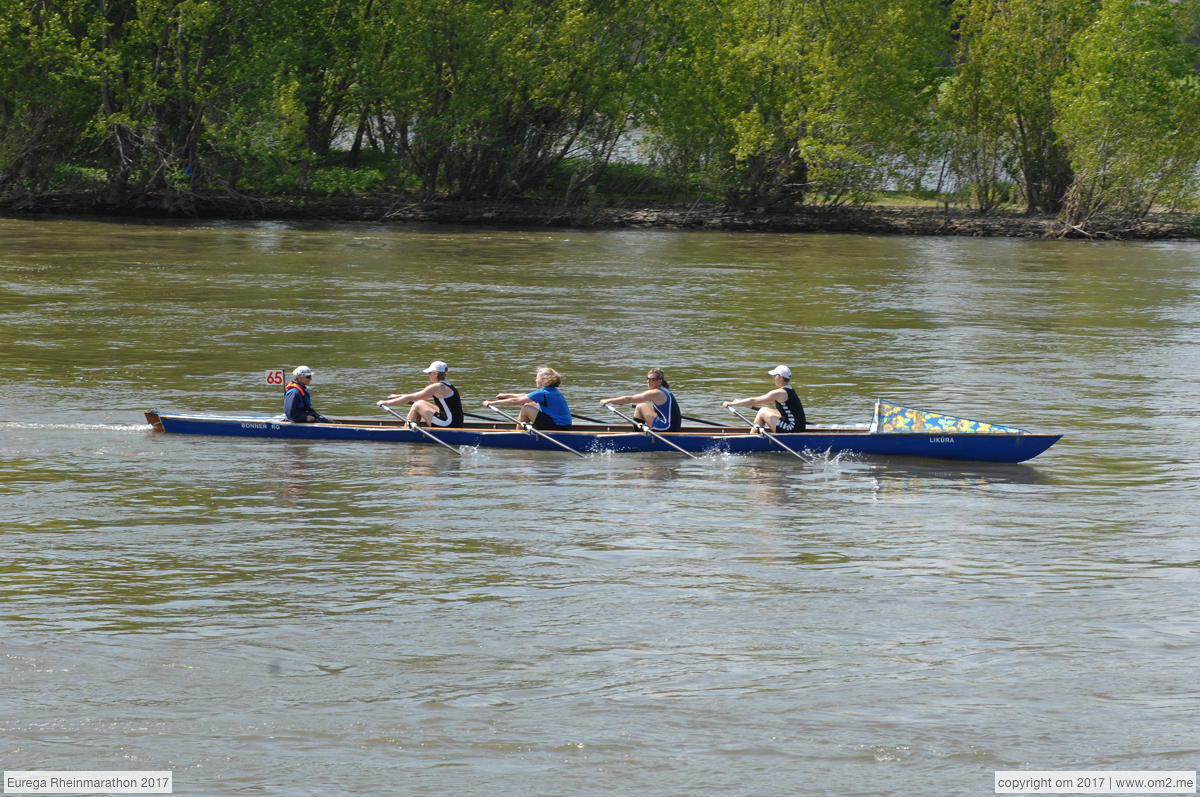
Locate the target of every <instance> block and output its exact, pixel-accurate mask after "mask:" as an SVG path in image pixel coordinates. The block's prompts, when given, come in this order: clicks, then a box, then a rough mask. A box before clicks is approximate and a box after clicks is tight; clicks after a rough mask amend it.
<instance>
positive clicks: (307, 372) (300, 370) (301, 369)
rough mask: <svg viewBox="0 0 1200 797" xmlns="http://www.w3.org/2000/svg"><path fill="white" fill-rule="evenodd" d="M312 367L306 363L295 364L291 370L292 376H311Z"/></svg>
mask: <svg viewBox="0 0 1200 797" xmlns="http://www.w3.org/2000/svg"><path fill="white" fill-rule="evenodd" d="M312 374H313V372H312V369H311V368H309V367H308V366H307V365H297V366H296V370H295V371H292V376H312Z"/></svg>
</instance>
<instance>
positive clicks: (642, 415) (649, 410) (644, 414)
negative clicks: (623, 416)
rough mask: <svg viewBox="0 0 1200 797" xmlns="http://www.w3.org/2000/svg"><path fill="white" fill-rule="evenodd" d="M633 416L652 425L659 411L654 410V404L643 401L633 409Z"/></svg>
mask: <svg viewBox="0 0 1200 797" xmlns="http://www.w3.org/2000/svg"><path fill="white" fill-rule="evenodd" d="M633 417H634V418H636V419H638V420H639V421H641V422H642V423H644V424H646V425H647V426H651V425H653V424H654V419H655V418H656V417H658V413H657V412H655V411H654V405H653V404H651V403H650V402H649V401H643V402H642V403H641V404H639V405H637V406H636V407H634V409H633Z"/></svg>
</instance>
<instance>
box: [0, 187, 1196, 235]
mask: <svg viewBox="0 0 1200 797" xmlns="http://www.w3.org/2000/svg"><path fill="white" fill-rule="evenodd" d="M0 213H2V214H5V215H10V216H35V215H55V216H109V217H114V216H115V217H139V218H201V219H247V220H250V219H257V220H263V219H276V220H292V221H361V222H378V223H417V222H420V223H433V224H467V225H481V226H495V227H558V228H579V229H622V228H661V229H674V230H682V229H697V230H729V231H742V232H745V231H756V232H847V233H868V234H875V235H964V236H975V237H1018V238H1055V237H1066V238H1091V239H1098V240H1163V239H1192V238H1200V217H1197V216H1191V215H1181V214H1158V215H1152V216H1150V217H1148V218H1146V219H1143V220H1141V221H1138V222H1134V223H1130V222H1128V221H1124V220H1115V219H1110V220H1100V221H1097V222H1095V223H1093V224H1092V225H1090V226H1089V227H1088V228H1086V229H1064V226H1063V224H1062V223H1061V222H1060V221H1059V220H1058V219H1057V218H1055V217H1053V216H1026V215H1024V214H1020V213H1014V212H998V213H993V214H991V215H987V216H980V215H978V214H974V213H972V212H970V211H967V210H963V209H956V208H949V209H942V208H930V207H915V206H890V205H889V206H884V205H867V206H864V207H861V208H837V209H825V208H799V209H796V210H794V211H791V212H787V213H776V212H767V211H760V212H756V211H748V210H735V209H731V208H728V207H725V206H720V205H700V204H686V205H679V204H662V205H650V206H636V207H634V206H628V207H624V206H615V205H614V206H597V205H587V206H575V207H567V206H563V205H561V204H555V203H551V202H541V201H536V200H528V199H511V200H505V201H503V202H487V201H475V202H451V201H419V200H414V199H413V198H412V197H409V196H401V195H384V196H380V195H372V196H364V197H319V198H311V197H310V198H253V197H245V196H237V197H233V196H207V197H193V198H191V199H190V200H189V201H188V203H187V210H186V211H183V210H179V211H168V210H164V209H163V206H162V203H144V204H139V205H123V206H119V205H112V204H108V203H106V202H104V201H103V199H102V197H101V196H100V195H98V194H88V193H46V194H37V195H30V194H23V195H16V194H14V195H7V196H0Z"/></svg>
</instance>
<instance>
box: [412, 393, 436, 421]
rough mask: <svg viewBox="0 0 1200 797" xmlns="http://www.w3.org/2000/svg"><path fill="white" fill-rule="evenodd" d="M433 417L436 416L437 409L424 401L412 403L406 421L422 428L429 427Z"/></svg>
mask: <svg viewBox="0 0 1200 797" xmlns="http://www.w3.org/2000/svg"><path fill="white" fill-rule="evenodd" d="M434 415H437V407H435V406H433V404H431V403H430V402H428V401H426V400H425V399H420V400H418V401H414V402H413V405H412V408H411V409H410V410H409V411H408V419H409V420H410V421H416V422H417V423H419V424H421V425H422V426H429V423H430V420H431V419H432V418H433V416H434Z"/></svg>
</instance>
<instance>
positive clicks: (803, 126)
mask: <svg viewBox="0 0 1200 797" xmlns="http://www.w3.org/2000/svg"><path fill="white" fill-rule="evenodd" d="M948 47H949V42H948V33H947V25H946V22H945V16H944V10H943V6H942V4H940V3H937V2H933V0H885V2H882V3H880V2H874V1H873V0H872V1H868V0H816V1H814V0H803V1H802V2H796V1H795V0H723V2H720V3H719V4H717V6H716V7H715V8H714V7H713V6H709V5H705V6H694V7H693V8H692V9H691V10H690V11H688V12H685V15H684V17H683V20H682V21H681V22H680V23H679V24H678V25H677V27H676V30H675V31H673V41H672V42H670V47H669V49H668V51H667V55H666V57H665V58H664V59H663V63H662V65H661V68H660V69H658V70H657V72H656V74H657V75H658V76H659V80H658V81H657V84H656V87H657V88H656V96H655V106H654V109H653V110H652V111H651V115H650V117H649V119H650V125H651V127H652V130H653V132H654V134H655V136H656V139H657V141H658V144H659V152H660V153H661V154H662V155H663V156H664V157H665V159H666V160H667V161H668V162H672V163H675V164H677V165H678V166H680V167H682V168H689V169H697V170H703V171H705V172H707V173H708V174H710V175H713V176H714V177H715V178H716V179H719V180H720V181H721V182H722V183H723V184H724V185H725V187H726V194H727V197H728V198H729V200H730V201H732V202H735V203H737V204H742V205H751V206H762V207H786V206H789V205H792V204H794V203H796V202H800V201H803V200H804V199H805V198H806V197H812V196H816V197H818V198H820V199H822V200H823V201H829V202H839V201H843V200H845V199H847V198H854V197H856V196H861V195H862V192H863V191H864V190H866V189H869V188H871V187H874V186H877V185H879V184H880V183H881V182H882V180H883V178H884V176H885V175H886V173H887V170H888V167H889V166H890V165H892V164H893V163H894V162H895V160H896V158H898V157H901V156H902V155H903V154H904V153H906V152H911V151H912V148H913V146H914V145H915V143H916V142H917V141H918V139H919V135H918V134H919V127H920V120H921V119H922V118H923V117H924V116H925V114H926V111H927V108H928V106H929V104H930V102H931V98H932V91H933V89H934V86H935V85H936V81H937V78H938V65H939V62H940V60H941V58H942V57H943V55H944V54H945V52H946V51H947V50H948Z"/></svg>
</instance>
